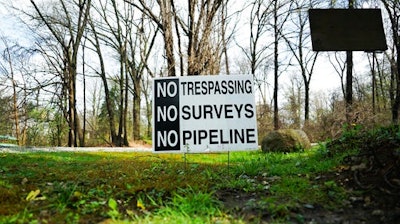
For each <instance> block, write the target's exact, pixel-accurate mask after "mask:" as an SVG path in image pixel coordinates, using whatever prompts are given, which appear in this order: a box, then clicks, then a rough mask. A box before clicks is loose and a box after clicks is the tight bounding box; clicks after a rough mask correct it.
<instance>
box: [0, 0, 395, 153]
mask: <svg viewBox="0 0 400 224" xmlns="http://www.w3.org/2000/svg"><path fill="white" fill-rule="evenodd" d="M22 2H23V3H22ZM19 3H20V4H22V5H18V4H19ZM0 5H1V6H2V7H5V8H6V9H7V11H9V12H10V13H11V14H12V16H13V18H14V21H18V24H19V25H18V26H17V25H15V26H14V27H15V30H12V32H20V31H21V34H20V36H22V37H23V39H21V38H15V35H13V34H12V33H3V34H0V52H1V54H0V56H1V57H0V104H1V105H2V106H1V107H0V135H12V136H15V137H16V138H17V139H18V144H19V145H27V146H99V145H102V146H105V145H107V146H108V145H114V146H128V145H129V143H131V142H133V141H139V140H140V141H149V140H151V131H152V129H151V114H152V113H151V105H152V96H151V88H152V87H151V80H152V78H154V77H159V76H186V75H218V74H238V73H240V74H249V75H252V76H253V77H254V80H255V91H256V94H257V120H258V124H259V125H258V126H259V127H258V130H259V135H260V136H259V138H262V137H263V135H265V134H266V133H267V132H268V131H270V130H274V129H280V128H296V129H303V130H304V131H305V132H306V133H307V134H308V135H309V137H310V138H311V140H312V141H313V142H318V141H323V140H325V139H328V138H334V137H336V136H339V135H340V134H341V132H342V130H343V128H344V127H345V126H346V125H347V126H353V125H356V126H357V125H362V126H367V127H368V126H371V127H372V126H376V125H383V124H390V123H394V124H398V116H399V115H398V111H399V107H400V77H399V74H400V72H399V69H400V66H398V63H399V61H400V55H399V54H398V53H397V52H398V51H399V50H400V41H399V39H398V38H399V21H398V14H400V3H399V2H398V1H394V0H391V1H389V0H382V1H354V0H345V1H331V2H329V1H322V0H315V1H313V0H311V1H310V0H301V1H293V0H276V1H270V0H254V1H249V2H245V3H242V2H240V1H233V0H208V1H206V0H188V1H172V0H171V1H167V0H160V1H145V0H136V1H133V0H124V1H123V0H106V1H99V0H41V1H38V0H36V1H34V0H31V1H29V2H28V1H9V3H0ZM349 7H352V8H362V7H378V8H381V9H382V15H383V19H384V28H385V33H386V38H387V44H388V50H386V51H385V52H380V53H379V54H377V53H362V54H361V53H360V55H359V57H361V58H362V59H361V60H360V61H364V62H366V63H365V66H366V68H364V69H362V71H356V70H354V73H352V74H351V77H349V74H348V72H347V68H348V66H347V64H346V56H347V55H346V52H328V53H325V52H319V53H317V52H314V51H312V49H311V38H310V30H309V24H308V9H310V8H349ZM21 27H23V28H22V29H21ZM22 31H23V32H22ZM10 32H11V31H10ZM320 61H327V63H325V64H323V66H329V67H332V68H333V69H334V71H335V72H336V73H337V76H338V77H339V78H340V79H339V80H340V83H338V86H339V88H338V89H336V90H330V91H323V92H317V93H314V94H311V93H312V90H311V89H310V85H311V83H312V82H313V78H314V77H315V76H316V75H317V74H316V73H317V71H318V72H319V73H321V71H324V69H325V68H323V69H320V70H317V67H316V66H317V65H318V63H320ZM320 66H321V65H320ZM350 70H351V71H353V69H350ZM318 75H323V74H318ZM349 78H350V79H349ZM283 80H285V81H283ZM349 80H350V81H349ZM332 85H334V84H332ZM349 87H350V89H349Z"/></svg>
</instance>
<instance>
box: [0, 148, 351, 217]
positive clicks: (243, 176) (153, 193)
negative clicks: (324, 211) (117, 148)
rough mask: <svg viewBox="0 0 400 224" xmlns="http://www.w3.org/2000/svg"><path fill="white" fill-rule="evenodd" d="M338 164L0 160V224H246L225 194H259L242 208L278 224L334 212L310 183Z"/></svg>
mask: <svg viewBox="0 0 400 224" xmlns="http://www.w3.org/2000/svg"><path fill="white" fill-rule="evenodd" d="M342 157H343V155H337V156H335V157H326V156H325V155H324V149H323V148H318V147H317V148H314V149H312V150H310V151H305V152H298V153H289V154H283V153H262V152H258V151H256V152H255V151H253V152H230V153H229V154H227V153H223V154H187V155H182V154H152V153H143V152H141V153H107V152H98V153H95V152H93V153H80V152H76V153H74V152H35V153H33V152H32V153H20V154H14V153H3V154H0V201H1V202H2V203H1V204H0V223H35V222H37V223H45V222H51V223H57V222H64V221H65V220H67V221H66V222H68V223H79V222H83V221H87V220H90V221H91V222H102V221H105V220H107V221H109V222H114V223H132V222H133V223H135V222H136V223H165V222H168V221H173V222H174V223H215V222H222V223H224V222H225V223H227V222H236V223H240V222H247V221H248V220H246V217H245V216H237V215H236V214H235V212H234V211H232V210H230V209H227V208H226V206H224V205H223V202H222V201H220V200H219V199H218V198H217V197H216V192H218V191H224V190H226V189H234V190H235V191H237V192H240V193H243V194H246V193H248V194H249V195H251V194H257V195H260V196H258V198H257V199H256V200H249V201H248V202H246V203H245V204H244V205H243V206H246V207H248V208H250V209H253V210H266V211H268V212H269V214H270V218H271V220H275V221H277V222H279V221H282V220H286V219H287V217H288V216H289V214H290V213H291V212H292V211H296V210H298V208H299V207H300V206H302V205H304V204H312V205H314V204H319V205H326V206H327V207H329V208H334V207H335V206H341V204H340V203H341V200H343V197H345V196H346V194H347V192H345V191H344V190H343V189H342V188H341V187H340V186H338V185H337V184H336V183H335V182H334V181H331V182H330V181H326V182H323V183H318V182H316V181H314V180H315V177H317V176H319V175H321V174H322V173H325V172H329V171H332V170H333V169H335V167H336V166H338V165H339V164H340V161H341V158H342ZM256 220H257V219H256Z"/></svg>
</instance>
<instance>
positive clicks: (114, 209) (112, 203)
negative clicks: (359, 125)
mask: <svg viewBox="0 0 400 224" xmlns="http://www.w3.org/2000/svg"><path fill="white" fill-rule="evenodd" d="M107 204H108V207H109V211H108V212H107V215H108V216H109V217H110V218H111V219H113V220H116V219H119V218H120V217H121V214H120V213H119V211H118V203H117V201H116V200H114V199H113V198H110V199H109V200H108V203H107Z"/></svg>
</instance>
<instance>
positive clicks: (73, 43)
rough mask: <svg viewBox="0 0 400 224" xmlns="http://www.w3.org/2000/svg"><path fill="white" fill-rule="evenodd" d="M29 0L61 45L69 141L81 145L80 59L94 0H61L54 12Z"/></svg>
mask: <svg viewBox="0 0 400 224" xmlns="http://www.w3.org/2000/svg"><path fill="white" fill-rule="evenodd" d="M30 2H31V4H32V5H33V7H34V9H35V11H36V13H37V14H38V17H36V19H37V20H38V22H39V25H41V26H44V27H46V28H47V29H48V30H49V32H50V33H51V36H52V37H53V38H54V39H55V40H56V42H57V43H58V44H59V46H60V47H61V49H62V56H63V58H62V59H63V66H64V68H63V70H64V71H63V72H64V74H63V80H64V82H65V89H66V91H67V96H68V112H67V115H68V117H67V120H68V124H69V128H70V129H69V137H68V145H69V146H78V140H79V144H80V143H82V142H83V139H82V138H83V134H82V130H81V128H80V122H79V116H78V112H77V108H76V77H77V60H78V51H79V49H80V45H81V40H82V37H83V33H84V30H85V28H86V25H87V21H88V17H89V12H90V7H91V0H79V1H67V0H59V1H57V3H58V4H57V5H56V6H55V7H56V8H54V9H55V11H53V13H52V14H51V13H48V12H46V11H45V10H44V5H38V4H36V2H35V1H34V0H31V1H30ZM57 7H58V8H57Z"/></svg>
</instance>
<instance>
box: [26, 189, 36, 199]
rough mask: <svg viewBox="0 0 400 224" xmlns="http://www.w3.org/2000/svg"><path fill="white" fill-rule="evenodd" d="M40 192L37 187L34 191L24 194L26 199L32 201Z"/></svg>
mask: <svg viewBox="0 0 400 224" xmlns="http://www.w3.org/2000/svg"><path fill="white" fill-rule="evenodd" d="M39 194H40V190H39V189H37V190H36V191H31V192H29V194H28V196H26V199H25V200H27V201H33V200H35V198H36V197H37V196H38V195H39Z"/></svg>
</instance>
